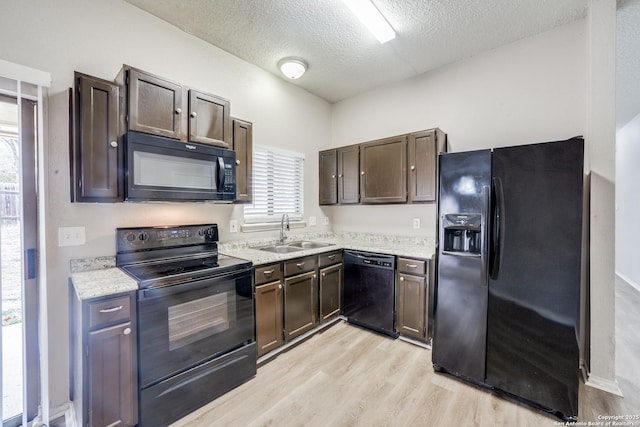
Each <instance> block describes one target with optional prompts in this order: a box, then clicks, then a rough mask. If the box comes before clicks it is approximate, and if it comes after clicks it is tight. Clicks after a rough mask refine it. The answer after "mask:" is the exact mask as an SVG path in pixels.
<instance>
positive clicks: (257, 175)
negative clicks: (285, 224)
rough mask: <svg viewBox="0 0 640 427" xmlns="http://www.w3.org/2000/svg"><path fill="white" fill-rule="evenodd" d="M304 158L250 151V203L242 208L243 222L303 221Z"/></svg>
mask: <svg viewBox="0 0 640 427" xmlns="http://www.w3.org/2000/svg"><path fill="white" fill-rule="evenodd" d="M303 162H304V154H301V153H293V152H289V151H282V150H275V149H272V148H266V147H260V146H254V147H253V203H252V204H250V205H249V204H247V205H245V206H244V220H245V222H254V223H255V222H272V221H280V218H281V217H282V214H285V213H286V214H288V215H289V219H291V220H301V219H302V188H303V180H302V169H303Z"/></svg>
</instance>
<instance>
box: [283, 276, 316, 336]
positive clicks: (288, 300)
mask: <svg viewBox="0 0 640 427" xmlns="http://www.w3.org/2000/svg"><path fill="white" fill-rule="evenodd" d="M317 312H318V290H317V287H316V272H315V271H311V272H309V273H305V274H300V275H298V276H293V277H289V278H286V279H284V335H285V340H286V341H289V340H291V339H293V338H295V337H297V336H298V335H301V334H303V333H305V332H307V331H309V330H311V329H313V328H314V327H315V326H316V325H317V324H318V320H317V319H318V315H317Z"/></svg>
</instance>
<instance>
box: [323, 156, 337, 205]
mask: <svg viewBox="0 0 640 427" xmlns="http://www.w3.org/2000/svg"><path fill="white" fill-rule="evenodd" d="M318 170H319V172H320V175H319V183H320V185H319V202H320V204H321V205H335V204H336V203H338V152H337V151H336V150H335V149H334V150H325V151H321V152H320V153H318Z"/></svg>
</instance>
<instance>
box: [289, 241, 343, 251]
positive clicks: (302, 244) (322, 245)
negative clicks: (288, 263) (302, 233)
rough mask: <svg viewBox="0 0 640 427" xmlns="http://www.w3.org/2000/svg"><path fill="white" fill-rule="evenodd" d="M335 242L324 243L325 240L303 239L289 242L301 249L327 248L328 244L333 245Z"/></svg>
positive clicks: (290, 244)
mask: <svg viewBox="0 0 640 427" xmlns="http://www.w3.org/2000/svg"><path fill="white" fill-rule="evenodd" d="M333 245H334V244H333V243H323V242H309V241H306V240H303V241H301V242H293V243H289V246H291V247H294V248H300V249H317V248H325V247H327V246H333Z"/></svg>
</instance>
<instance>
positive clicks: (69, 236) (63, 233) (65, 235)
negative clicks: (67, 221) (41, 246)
mask: <svg viewBox="0 0 640 427" xmlns="http://www.w3.org/2000/svg"><path fill="white" fill-rule="evenodd" d="M86 242H87V238H86V235H85V229H84V227H58V246H60V247H62V246H80V245H84V244H85V243H86Z"/></svg>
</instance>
